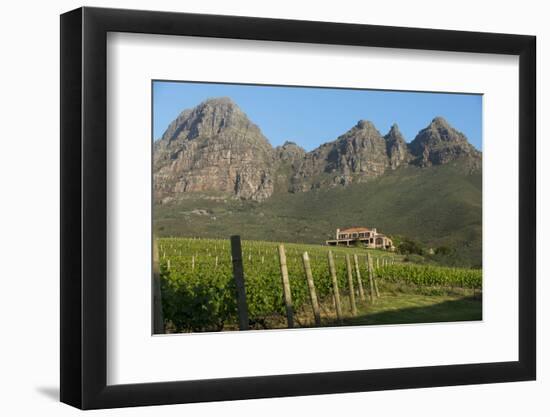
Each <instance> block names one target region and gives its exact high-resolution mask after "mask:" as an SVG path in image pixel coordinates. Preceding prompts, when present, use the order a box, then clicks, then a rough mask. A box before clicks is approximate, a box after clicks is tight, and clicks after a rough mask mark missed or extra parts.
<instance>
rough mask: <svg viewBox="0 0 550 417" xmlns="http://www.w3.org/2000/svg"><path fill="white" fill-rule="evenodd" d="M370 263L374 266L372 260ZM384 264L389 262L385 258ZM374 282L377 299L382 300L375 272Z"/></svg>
mask: <svg viewBox="0 0 550 417" xmlns="http://www.w3.org/2000/svg"><path fill="white" fill-rule="evenodd" d="M369 262H370V263H371V266H372V260H370V261H369ZM384 262H387V260H386V259H385V258H384ZM384 266H387V265H384ZM372 280H373V281H374V291H375V292H376V298H380V292H379V291H378V282H377V279H376V274H375V273H374V271H373V277H372Z"/></svg>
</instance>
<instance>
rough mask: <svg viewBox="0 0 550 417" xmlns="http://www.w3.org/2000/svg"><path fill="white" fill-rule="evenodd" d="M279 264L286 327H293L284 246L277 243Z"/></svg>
mask: <svg viewBox="0 0 550 417" xmlns="http://www.w3.org/2000/svg"><path fill="white" fill-rule="evenodd" d="M279 266H280V269H281V280H282V282H283V297H284V299H285V308H286V321H287V323H288V328H289V329H292V328H293V327H294V312H293V310H292V295H291V293H290V282H289V281H288V269H287V266H286V253H285V246H284V245H279Z"/></svg>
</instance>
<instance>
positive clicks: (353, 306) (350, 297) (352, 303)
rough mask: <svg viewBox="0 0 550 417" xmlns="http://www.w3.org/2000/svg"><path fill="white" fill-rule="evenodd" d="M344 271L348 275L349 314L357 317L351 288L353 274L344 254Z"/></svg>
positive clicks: (353, 293) (347, 257)
mask: <svg viewBox="0 0 550 417" xmlns="http://www.w3.org/2000/svg"><path fill="white" fill-rule="evenodd" d="M346 270H347V273H348V287H349V303H350V305H351V314H353V315H354V316H356V315H357V306H356V305H355V289H354V288H353V272H352V270H351V261H350V257H349V254H347V253H346Z"/></svg>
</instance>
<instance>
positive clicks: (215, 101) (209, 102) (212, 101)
mask: <svg viewBox="0 0 550 417" xmlns="http://www.w3.org/2000/svg"><path fill="white" fill-rule="evenodd" d="M204 106H212V107H218V106H228V107H236V108H238V107H239V106H237V104H236V103H235V102H234V101H233V100H232V99H231V97H211V98H207V99H206V100H204V101H203V102H202V103H200V104H199V105H198V106H197V107H204Z"/></svg>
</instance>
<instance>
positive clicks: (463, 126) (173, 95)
mask: <svg viewBox="0 0 550 417" xmlns="http://www.w3.org/2000/svg"><path fill="white" fill-rule="evenodd" d="M222 96H225V97H231V98H232V99H233V101H234V102H235V103H237V105H238V106H239V107H240V108H241V109H242V110H243V111H244V112H245V113H246V114H247V115H248V117H249V118H250V120H252V122H254V123H255V124H257V125H258V126H259V127H260V129H261V130H262V132H263V134H264V135H265V136H266V137H267V138H268V139H269V141H270V142H271V144H272V145H273V146H277V145H282V144H283V143H284V142H285V141H286V140H291V141H293V142H296V143H297V144H299V145H300V146H302V147H304V148H305V149H306V150H308V151H309V150H312V149H314V148H316V147H317V146H319V145H321V144H323V143H325V142H328V141H332V140H334V139H336V138H337V137H338V136H340V135H341V134H343V133H345V132H346V131H347V130H349V129H350V128H351V127H353V126H354V125H355V124H356V123H357V121H358V120H361V119H366V120H370V121H372V122H373V123H374V125H375V126H376V127H377V128H378V130H379V131H380V133H381V134H382V135H385V134H386V133H387V132H388V130H389V129H390V126H391V125H392V124H393V123H397V124H398V125H399V129H400V130H401V132H402V133H403V135H404V136H405V140H406V141H407V142H410V141H411V140H413V139H414V137H415V136H416V134H417V133H418V131H419V130H421V129H423V128H424V127H426V126H427V125H428V124H429V123H430V121H431V120H432V119H433V118H434V117H435V116H443V117H444V118H445V119H447V121H448V122H449V123H450V124H451V125H452V126H453V127H454V128H455V129H458V130H460V131H461V132H462V133H464V134H465V135H466V137H467V138H468V140H469V141H470V143H472V144H473V145H474V146H475V147H476V148H477V149H481V136H482V133H481V132H482V96H481V95H471V94H442V93H418V92H398V91H379V90H350V89H337V88H308V87H278V86H275V87H273V86H258V85H239V84H215V83H191V82H166V81H155V82H154V83H153V135H154V139H158V138H160V137H161V136H162V134H163V133H164V131H165V130H166V128H167V127H168V125H169V124H170V122H172V120H174V119H175V118H176V117H177V115H178V114H179V113H181V112H182V111H183V110H185V109H188V108H191V107H194V106H196V105H197V104H199V103H201V102H202V101H204V100H206V99H207V98H212V97H222Z"/></svg>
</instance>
